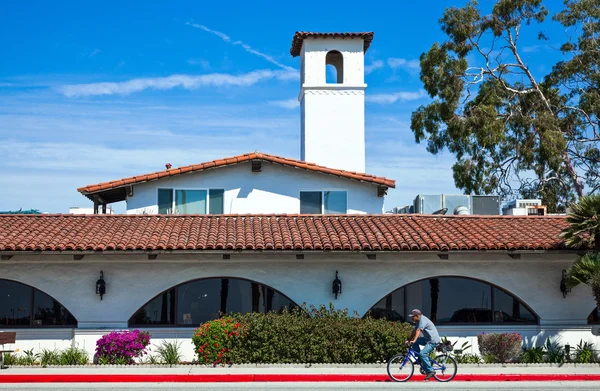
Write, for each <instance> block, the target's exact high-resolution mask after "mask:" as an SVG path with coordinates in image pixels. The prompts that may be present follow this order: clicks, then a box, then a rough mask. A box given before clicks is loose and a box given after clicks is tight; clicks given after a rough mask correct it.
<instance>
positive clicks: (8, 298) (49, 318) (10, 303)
mask: <svg viewBox="0 0 600 391" xmlns="http://www.w3.org/2000/svg"><path fill="white" fill-rule="evenodd" d="M21 327H77V319H75V317H74V316H73V315H72V314H71V312H69V311H68V310H67V309H66V308H65V307H64V306H63V305H62V304H60V303H59V302H58V301H57V300H55V299H54V298H52V297H51V296H49V295H47V294H46V293H44V292H42V291H41V290H39V289H37V288H34V287H32V286H30V285H26V284H23V283H20V282H17V281H13V280H6V279H0V329H2V328H21Z"/></svg>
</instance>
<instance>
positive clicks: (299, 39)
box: [290, 31, 375, 57]
mask: <svg viewBox="0 0 600 391" xmlns="http://www.w3.org/2000/svg"><path fill="white" fill-rule="evenodd" d="M374 35H375V34H374V33H373V32H372V31H368V32H358V33H317V32H308V31H296V34H294V38H293V39H292V47H291V48H290V54H291V55H292V57H297V56H299V55H300V52H301V51H302V44H303V43H304V40H305V39H308V38H312V39H318V38H334V39H336V38H339V39H346V38H360V39H362V40H363V41H364V48H363V50H364V51H365V52H366V51H367V50H368V49H369V46H371V41H373V36H374Z"/></svg>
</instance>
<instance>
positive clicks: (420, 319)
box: [406, 309, 442, 380]
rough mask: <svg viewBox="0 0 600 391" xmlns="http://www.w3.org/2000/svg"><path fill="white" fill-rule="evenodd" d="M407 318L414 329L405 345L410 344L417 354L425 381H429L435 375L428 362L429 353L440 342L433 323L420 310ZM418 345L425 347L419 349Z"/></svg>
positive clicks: (415, 310)
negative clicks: (410, 319)
mask: <svg viewBox="0 0 600 391" xmlns="http://www.w3.org/2000/svg"><path fill="white" fill-rule="evenodd" d="M409 316H410V317H411V318H412V320H413V322H415V329H414V330H413V332H412V335H411V337H410V340H407V341H406V343H407V344H411V345H412V348H413V350H414V351H415V352H417V353H418V354H419V358H420V360H421V366H422V367H423V370H424V371H425V373H426V375H425V380H429V379H431V378H432V377H433V375H435V372H434V371H433V368H432V367H431V361H429V353H431V352H432V351H433V350H434V349H435V348H436V346H437V345H438V344H439V343H440V342H442V341H441V339H440V335H439V334H438V331H437V329H436V328H435V326H434V325H433V322H432V321H431V320H429V318H427V317H426V316H425V315H423V314H422V313H421V311H420V310H418V309H414V310H412V311H411V313H410V315H409ZM420 345H424V346H425V347H424V348H423V349H421V346H420Z"/></svg>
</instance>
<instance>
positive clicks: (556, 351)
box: [544, 338, 565, 364]
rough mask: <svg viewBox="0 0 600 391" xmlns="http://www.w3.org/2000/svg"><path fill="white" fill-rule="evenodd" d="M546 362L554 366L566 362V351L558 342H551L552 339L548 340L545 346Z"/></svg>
mask: <svg viewBox="0 0 600 391" xmlns="http://www.w3.org/2000/svg"><path fill="white" fill-rule="evenodd" d="M544 350H545V353H546V354H545V360H546V362H548V363H552V364H562V363H564V362H565V351H564V349H563V347H562V346H561V345H559V344H558V343H556V342H552V341H550V338H548V339H546V343H545V344H544Z"/></svg>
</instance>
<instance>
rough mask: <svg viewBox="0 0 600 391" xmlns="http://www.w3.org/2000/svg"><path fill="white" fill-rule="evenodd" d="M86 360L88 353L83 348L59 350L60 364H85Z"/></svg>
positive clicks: (87, 359)
mask: <svg viewBox="0 0 600 391" xmlns="http://www.w3.org/2000/svg"><path fill="white" fill-rule="evenodd" d="M88 361H89V357H88V354H87V352H86V351H85V350H83V349H79V348H75V347H73V348H68V349H65V350H62V351H61V352H60V361H59V362H60V365H85V364H87V363H88Z"/></svg>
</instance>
